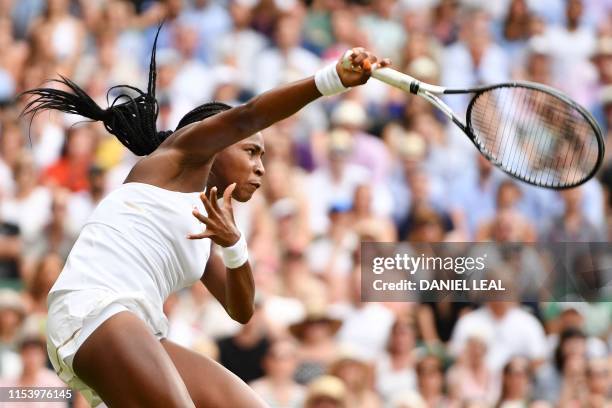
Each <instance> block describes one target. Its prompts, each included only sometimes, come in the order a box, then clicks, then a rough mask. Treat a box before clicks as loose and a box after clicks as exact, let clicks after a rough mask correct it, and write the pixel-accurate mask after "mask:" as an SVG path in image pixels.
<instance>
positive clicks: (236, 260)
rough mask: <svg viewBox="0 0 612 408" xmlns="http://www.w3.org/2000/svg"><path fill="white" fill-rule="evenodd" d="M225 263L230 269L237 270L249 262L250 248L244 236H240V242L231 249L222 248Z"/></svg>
mask: <svg viewBox="0 0 612 408" xmlns="http://www.w3.org/2000/svg"><path fill="white" fill-rule="evenodd" d="M221 254H222V255H223V263H224V264H225V266H226V267H227V268H229V269H236V268H238V267H240V266H242V265H244V264H245V263H246V261H248V260H249V248H248V246H247V242H246V239H244V234H240V238H238V241H236V243H235V244H234V245H232V246H231V247H221Z"/></svg>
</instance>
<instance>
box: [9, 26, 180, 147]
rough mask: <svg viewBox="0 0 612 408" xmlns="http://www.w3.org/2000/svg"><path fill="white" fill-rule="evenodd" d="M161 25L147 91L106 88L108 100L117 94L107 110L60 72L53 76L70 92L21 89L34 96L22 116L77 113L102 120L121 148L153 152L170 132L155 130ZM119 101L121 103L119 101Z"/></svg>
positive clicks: (127, 88) (152, 55)
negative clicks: (157, 60)
mask: <svg viewBox="0 0 612 408" xmlns="http://www.w3.org/2000/svg"><path fill="white" fill-rule="evenodd" d="M161 27H162V25H160V26H159V28H158V29H157V33H156V34H155V41H154V42H153V50H152V51H151V62H150V65H149V84H148V87H147V92H146V93H145V92H142V91H141V90H140V89H138V88H136V87H133V86H129V85H118V86H114V87H112V88H110V89H109V90H108V92H107V94H106V98H107V101H108V98H109V95H110V93H111V92H112V91H116V90H119V91H120V94H119V95H118V96H117V97H116V98H115V99H114V100H113V102H112V103H111V104H110V106H109V107H108V108H107V109H102V108H101V107H100V106H98V104H97V103H96V102H94V100H93V99H91V97H90V96H89V95H87V93H86V92H85V91H84V90H83V89H82V88H81V87H79V86H78V85H77V84H75V83H74V82H73V81H71V80H70V79H68V78H66V77H64V76H62V75H60V78H61V79H54V80H52V81H53V82H59V83H60V84H63V85H65V86H67V87H68V88H69V90H70V91H71V92H67V91H64V90H61V89H54V88H37V89H31V90H29V91H25V92H23V93H22V94H21V95H20V96H23V95H34V96H35V98H33V99H32V100H30V101H29V102H28V103H27V104H26V106H25V108H24V110H23V112H22V115H26V114H30V113H31V114H32V117H34V116H35V115H36V114H37V113H39V112H40V111H43V110H46V109H54V110H58V111H61V112H66V113H72V114H77V115H80V116H83V117H85V118H87V119H91V120H93V121H102V122H103V123H104V127H105V128H106V130H108V131H109V132H110V133H112V134H113V135H115V136H116V137H117V139H119V141H120V142H121V143H123V145H124V146H125V147H127V148H128V149H130V151H132V152H133V153H134V154H136V155H139V156H144V155H147V154H149V153H151V152H153V151H154V150H155V149H156V148H157V146H159V145H160V144H161V143H162V142H163V141H164V139H165V138H166V137H168V136H169V135H170V134H171V133H172V132H168V131H166V132H158V131H157V129H156V125H155V123H156V121H157V115H158V113H159V106H158V103H157V100H156V99H155V79H156V71H155V51H156V48H157V38H158V36H159V32H160V30H161ZM120 101H122V102H121V103H119V102H120Z"/></svg>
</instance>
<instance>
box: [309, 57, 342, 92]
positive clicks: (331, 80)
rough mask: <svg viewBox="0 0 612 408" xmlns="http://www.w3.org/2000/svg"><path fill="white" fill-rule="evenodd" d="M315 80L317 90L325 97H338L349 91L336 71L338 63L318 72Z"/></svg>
mask: <svg viewBox="0 0 612 408" xmlns="http://www.w3.org/2000/svg"><path fill="white" fill-rule="evenodd" d="M314 79H315V84H316V85H317V89H318V90H319V92H321V95H324V96H330V95H336V94H339V93H342V92H344V91H347V90H348V88H346V87H345V86H344V85H342V81H341V80H340V75H338V71H337V70H336V63H333V64H330V65H328V66H326V67H324V68H321V69H320V70H318V71H317V73H316V74H315V77H314Z"/></svg>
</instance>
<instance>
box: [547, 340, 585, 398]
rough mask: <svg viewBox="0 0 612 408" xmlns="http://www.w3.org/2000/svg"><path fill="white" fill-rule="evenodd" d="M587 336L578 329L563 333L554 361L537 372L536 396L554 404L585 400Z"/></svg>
mask: <svg viewBox="0 0 612 408" xmlns="http://www.w3.org/2000/svg"><path fill="white" fill-rule="evenodd" d="M585 364H586V336H585V334H584V333H583V332H582V331H581V330H579V329H575V328H568V329H566V330H565V331H563V332H562V333H561V335H560V338H559V344H558V345H557V348H556V349H555V353H554V355H553V361H552V362H550V363H547V364H546V365H544V366H542V367H541V368H540V369H539V370H537V371H536V389H535V395H536V396H537V397H538V398H541V399H544V400H546V401H549V402H551V403H554V404H562V403H570V402H571V401H576V400H579V399H581V398H583V397H584V386H585V377H584V375H585Z"/></svg>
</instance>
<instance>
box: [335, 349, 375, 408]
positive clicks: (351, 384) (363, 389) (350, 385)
mask: <svg viewBox="0 0 612 408" xmlns="http://www.w3.org/2000/svg"><path fill="white" fill-rule="evenodd" d="M371 368H372V367H370V365H369V364H368V363H367V362H366V361H364V360H363V359H362V358H361V357H359V356H358V355H357V354H355V353H354V352H351V349H350V347H345V348H344V349H343V350H341V351H340V355H339V356H338V358H337V359H336V360H335V361H334V362H333V363H332V364H331V366H330V368H329V374H331V375H333V376H336V377H338V378H340V379H341V380H342V381H343V382H344V385H345V386H346V391H347V394H346V400H347V403H348V406H349V407H351V408H379V407H382V404H381V401H380V398H379V397H378V395H377V394H376V393H375V392H374V391H373V390H372V389H371V388H370V387H371V383H372V370H371Z"/></svg>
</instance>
